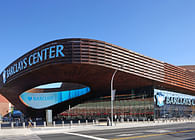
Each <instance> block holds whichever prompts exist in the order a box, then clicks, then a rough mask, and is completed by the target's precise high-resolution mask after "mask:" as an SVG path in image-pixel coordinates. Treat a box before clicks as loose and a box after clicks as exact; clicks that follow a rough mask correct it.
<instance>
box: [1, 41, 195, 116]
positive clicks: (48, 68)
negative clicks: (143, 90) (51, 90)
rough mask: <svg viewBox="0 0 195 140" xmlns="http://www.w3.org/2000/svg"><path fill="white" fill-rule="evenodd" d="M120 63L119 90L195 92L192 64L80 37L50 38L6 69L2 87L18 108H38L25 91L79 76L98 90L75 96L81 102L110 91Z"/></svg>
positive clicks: (117, 85)
mask: <svg viewBox="0 0 195 140" xmlns="http://www.w3.org/2000/svg"><path fill="white" fill-rule="evenodd" d="M19 66H20V67H19ZM121 66H122V67H121ZM16 68H17V69H16ZM115 69H118V70H119V72H117V74H116V77H115V79H114V88H116V89H117V90H129V89H131V88H139V87H144V86H157V87H158V86H159V87H163V88H166V89H170V90H176V91H180V92H183V93H188V94H195V73H194V72H192V71H190V70H187V69H184V68H181V67H176V66H173V65H170V64H167V63H164V62H161V61H158V60H155V59H152V58H149V57H146V56H143V55H141V54H138V53H135V52H132V51H130V50H127V49H124V48H121V47H119V46H116V45H113V44H110V43H107V42H103V41H98V40H93V39H81V38H73V39H61V40H55V41H51V42H48V43H46V44H43V45H41V46H39V47H38V48H35V49H34V50H32V51H30V52H28V53H26V54H24V55H23V56H21V57H20V58H18V59H17V60H16V61H14V62H13V63H12V64H10V65H9V66H8V67H7V68H6V69H5V70H4V71H3V72H2V73H1V77H0V93H2V94H3V95H4V96H5V97H7V98H8V99H9V100H10V101H11V102H12V103H13V104H14V105H15V106H16V107H17V108H20V109H21V110H23V111H29V110H30V111H33V109H31V108H28V107H26V106H24V105H23V104H22V103H21V102H20V100H19V97H18V96H19V95H20V94H21V93H23V92H24V91H26V90H29V89H31V88H33V87H35V86H38V85H41V84H46V83H52V82H59V81H60V82H75V83H80V84H83V85H86V86H89V87H90V88H91V93H93V94H91V93H89V94H88V95H85V96H83V97H80V98H78V99H75V101H77V102H81V100H79V99H81V98H83V100H84V99H85V98H88V96H95V94H97V95H98V96H101V95H105V94H108V93H110V80H111V76H112V74H113V72H114V70H115ZM3 77H4V78H3ZM62 105H63V106H65V105H66V103H62V104H59V105H55V106H53V108H55V110H56V113H57V112H59V111H63V110H61V108H60V106H62ZM34 111H37V110H34Z"/></svg>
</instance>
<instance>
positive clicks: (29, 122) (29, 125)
mask: <svg viewBox="0 0 195 140" xmlns="http://www.w3.org/2000/svg"><path fill="white" fill-rule="evenodd" d="M28 127H32V120H31V118H29V120H28Z"/></svg>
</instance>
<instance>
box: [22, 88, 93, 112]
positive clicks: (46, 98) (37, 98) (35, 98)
mask: <svg viewBox="0 0 195 140" xmlns="http://www.w3.org/2000/svg"><path fill="white" fill-rule="evenodd" d="M89 92H90V88H89V87H86V88H82V89H75V90H69V91H59V92H48V93H28V92H24V93H22V94H21V95H20V100H21V101H22V102H23V103H24V104H25V105H26V106H29V107H32V108H35V109H43V108H46V107H49V106H52V105H55V104H58V103H61V102H64V101H67V100H70V99H73V98H76V97H79V96H81V95H84V94H87V93H89Z"/></svg>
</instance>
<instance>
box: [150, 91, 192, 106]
mask: <svg viewBox="0 0 195 140" xmlns="http://www.w3.org/2000/svg"><path fill="white" fill-rule="evenodd" d="M154 102H156V104H157V106H159V107H161V106H164V105H165V104H166V105H189V106H192V105H193V106H194V105H195V96H191V95H186V94H182V93H176V92H171V91H165V90H159V89H154Z"/></svg>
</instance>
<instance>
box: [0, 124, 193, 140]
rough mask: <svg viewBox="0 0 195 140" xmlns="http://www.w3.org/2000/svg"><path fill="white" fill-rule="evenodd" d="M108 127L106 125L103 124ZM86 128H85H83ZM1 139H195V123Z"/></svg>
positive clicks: (2, 139)
mask: <svg viewBox="0 0 195 140" xmlns="http://www.w3.org/2000/svg"><path fill="white" fill-rule="evenodd" d="M103 127H106V126H103ZM83 130H84V129H83ZM0 139H1V140H26V139H31V140H78V139H79V140H93V139H94V140H128V139H138V140H156V139H158V140H164V139H169V140H195V123H184V124H173V125H163V126H149V127H137V128H122V129H105V130H104V129H102V130H91V131H75V132H62V133H57V134H43V135H40V134H37V135H35V134H33V135H26V136H25V135H24V136H4V137H1V136H0Z"/></svg>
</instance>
